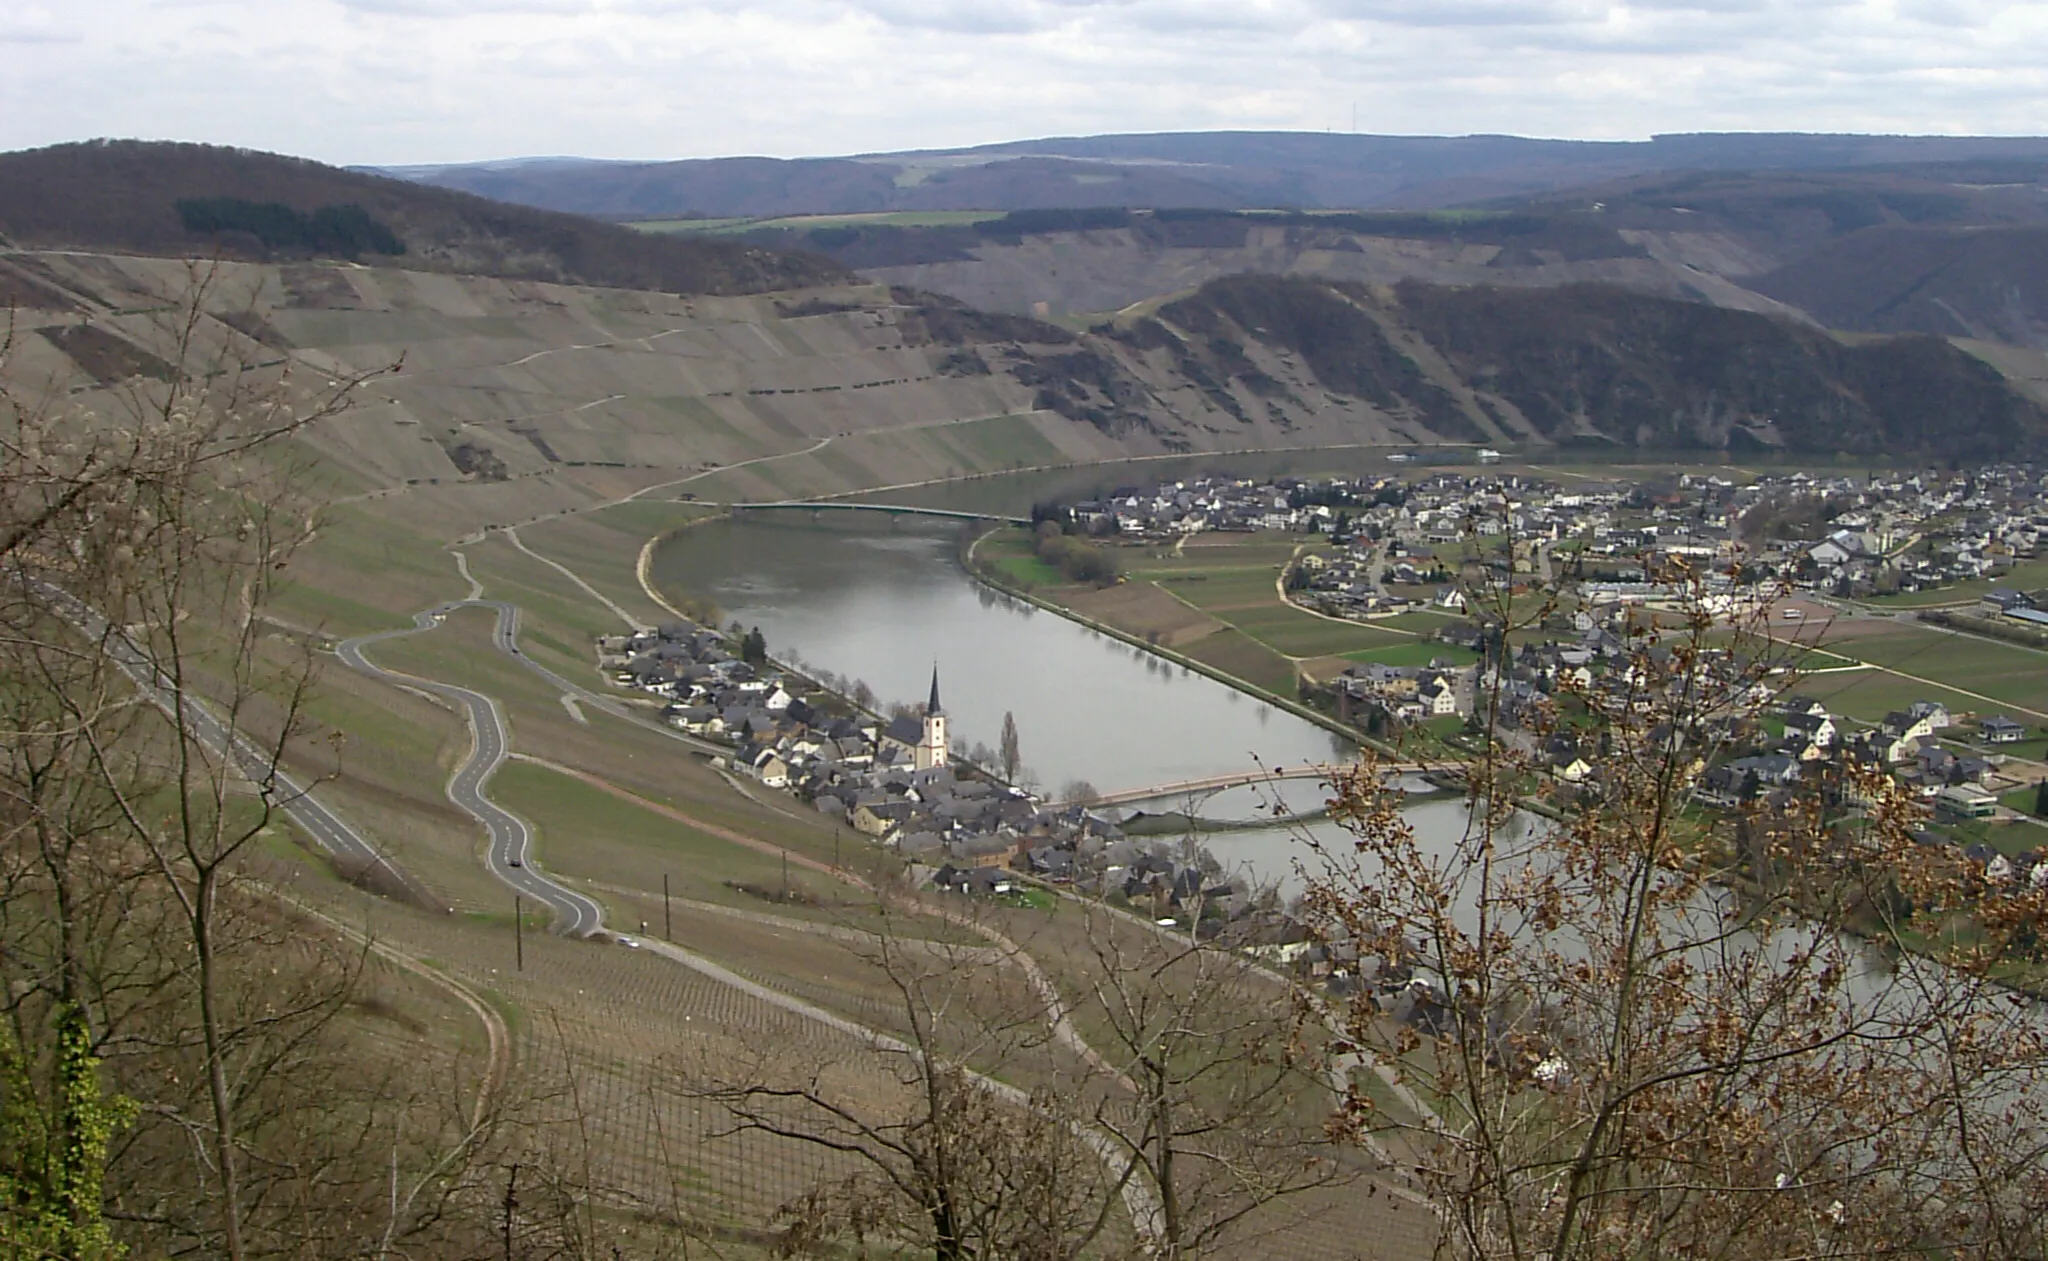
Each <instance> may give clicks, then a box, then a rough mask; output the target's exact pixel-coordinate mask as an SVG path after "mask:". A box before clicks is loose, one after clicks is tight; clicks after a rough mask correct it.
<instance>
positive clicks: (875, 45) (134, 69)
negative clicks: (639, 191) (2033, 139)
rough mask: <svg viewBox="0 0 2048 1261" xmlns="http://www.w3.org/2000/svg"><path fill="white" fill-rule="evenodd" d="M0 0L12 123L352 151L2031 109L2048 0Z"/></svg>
mask: <svg viewBox="0 0 2048 1261" xmlns="http://www.w3.org/2000/svg"><path fill="white" fill-rule="evenodd" d="M77 7H78V6H75V5H67V6H64V7H63V8H61V9H60V8H59V7H58V6H56V5H54V4H50V3H43V4H41V5H31V6H21V5H19V4H18V3H17V4H0V10H4V16H0V44H22V43H27V42H31V41H32V42H35V43H38V44H42V45H47V48H46V49H43V50H39V51H38V52H37V53H36V54H35V55H33V56H26V55H23V56H16V57H14V58H12V59H10V65H9V73H8V74H6V75H4V76H0V147H19V146H24V145H30V144H44V143H50V142H52V141H57V140H65V139H76V138H81V137H85V136H92V135H124V134H125V135H151V136H166V137H176V138H186V139H199V140H209V141H216V142H221V143H234V144H247V145H254V146H258V147H263V148H271V149H278V150H282V151H287V152H296V153H303V154H306V155H308V156H313V157H319V158H324V159H328V160H339V161H350V162H393V163H398V162H434V161H445V160H463V159H478V158H488V157H509V156H514V155H519V154H527V153H580V154H588V155H591V156H600V157H628V158H669V157H690V156H711V155H717V154H729V153H764V154H770V155H779V156H792V155H800V154H820V153H863V152H878V151H889V150H896V149H908V148H943V147H952V146H959V145H966V144H973V143H980V142H986V141H994V140H1008V139H1024V138H1030V137H1033V136H1045V135H1076V134H1089V133H1095V132H1116V131H1159V130H1181V129H1206V128H1246V129H1268V128H1271V129H1302V130H1322V129H1325V128H1338V129H1343V128H1347V127H1349V126H1350V123H1351V118H1352V111H1353V108H1354V107H1356V109H1357V111H1358V118H1359V123H1360V126H1361V128H1364V129H1367V130H1375V131H1386V132H1405V133H1452V134H1465V133H1475V132H1487V133H1503V132H1504V133H1518V134H1533V135H1551V136H1584V137H1590V138H1601V137H1639V136H1645V135H1648V134H1651V133H1653V132H1674V131H1699V130H1759V131H1777V130H1849V131H1888V132H1899V131H1976V132H2024V131H2034V130H2039V129H2040V128H2041V122H2040V120H2041V119H2043V118H2048V79H2044V77H2043V76H2042V75H2041V73H2040V71H2039V67H2040V66H2041V65H2043V64H2048V5H2043V4H2040V3H2028V2H2025V0H179V3H177V4H175V5H173V4H165V3H160V2H153V0H93V8H94V9H95V13H94V16H93V21H92V22H90V23H86V22H84V21H82V20H80V19H79V18H77V17H75V16H74V14H75V13H76V12H77Z"/></svg>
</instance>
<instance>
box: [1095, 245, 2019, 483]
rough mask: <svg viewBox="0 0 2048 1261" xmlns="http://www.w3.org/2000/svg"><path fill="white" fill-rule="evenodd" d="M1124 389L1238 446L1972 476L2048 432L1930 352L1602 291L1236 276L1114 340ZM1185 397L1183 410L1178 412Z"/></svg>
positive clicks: (1968, 361)
mask: <svg viewBox="0 0 2048 1261" xmlns="http://www.w3.org/2000/svg"><path fill="white" fill-rule="evenodd" d="M1116 337H1117V339H1118V341H1119V343H1120V344H1121V345H1122V346H1123V347H1125V348H1127V350H1128V351H1129V352H1131V353H1130V356H1129V360H1130V362H1131V363H1132V367H1133V371H1134V373H1135V374H1137V375H1139V376H1141V377H1144V378H1147V379H1148V380H1149V381H1151V382H1152V383H1153V384H1154V387H1155V388H1159V389H1168V388H1172V387H1173V386H1174V385H1177V386H1178V390H1177V392H1176V397H1177V399H1178V401H1179V402H1180V403H1181V404H1182V407H1183V409H1188V408H1190V407H1191V406H1192V407H1205V408H1206V410H1207V411H1208V412H1209V413H1210V414H1211V416H1212V417H1214V418H1216V419H1218V420H1220V419H1221V418H1222V417H1229V418H1231V419H1233V420H1236V421H1237V422H1238V423H1239V424H1242V425H1246V426H1250V427H1262V426H1265V425H1271V426H1273V427H1276V428H1279V429H1282V430H1294V429H1296V428H1300V427H1313V428H1315V429H1318V430H1321V429H1324V428H1325V426H1326V424H1327V420H1326V418H1327V417H1328V416H1329V415H1330V414H1331V413H1333V412H1334V413H1338V414H1345V413H1353V412H1365V413H1368V414H1370V415H1372V416H1375V417H1377V418H1379V419H1380V420H1381V423H1383V424H1386V425H1387V426H1389V427H1390V428H1393V429H1395V430H1396V431H1401V432H1406V433H1408V434H1409V435H1411V436H1412V437H1414V438H1415V439H1416V440H1422V436H1423V435H1424V434H1425V433H1427V434H1430V435H1434V436H1436V437H1438V438H1442V439H1447V440H1452V441H1465V442H1488V443H1507V442H1518V443H1524V444H1527V443H1565V444H1574V445H1579V444H1589V443H1590V444H1598V445H1607V444H1612V445H1616V446H1620V447H1651V448H1663V449H1670V448H1687V447H1690V448H1695V449H1707V450H1733V451H1743V450H1755V449H1759V448H1771V449H1778V450H1781V451H1785V452H1814V453H1822V452H1828V453H1833V452H1845V453H1855V454H1867V455H1886V456H1892V457H1911V456H1916V455H1917V456H1928V455H1938V456H1941V457H1944V458H1949V459H1988V458H1993V457H1995V456H2001V455H2009V454H2013V453H2016V452H2033V451H2037V450H2039V449H2041V444H2042V442H2043V440H2044V437H2048V414H2044V413H2043V412H2042V410H2041V409H2040V408H2039V407H2038V406H2036V405H2035V404H2034V403H2033V402H2031V401H2029V400H2027V399H2025V398H2023V397H2022V396H2020V395H2019V394H2017V393H2016V392H2015V391H2014V390H2013V389H2012V388H2011V387H2010V386H2009V385H2008V384H2007V383H2006V382H2005V380H2004V379H2003V378H2002V377H2000V376H1999V374H1998V373H1997V372H1996V371H1995V370H1994V369H1992V368H1991V367H1990V366H1988V365H1987V364H1985V363H1983V362H1982V361H1980V360H1978V359H1975V358H1973V357H1971V356H1969V355H1967V354H1965V353H1963V352H1962V351H1960V350H1957V349H1955V348H1954V347H1952V346H1950V345H1949V344H1948V343H1946V342H1944V341H1941V340H1940V339H1937V338H1932V337H1925V336H1912V337H1903V338H1898V339H1893V340H1889V341H1882V342H1864V343H1859V344H1856V345H1844V344H1843V343H1841V342H1840V341H1838V340H1837V339H1835V338H1833V337H1831V336H1829V335H1828V334H1826V333H1823V332H1820V331H1818V330H1815V329H1811V328H1807V327H1804V326H1801V325H1799V324H1795V323H1792V322H1789V321H1784V320H1779V319H1773V318H1770V317H1767V316H1763V315H1758V314H1754V313H1750V312H1742V311H1730V310H1724V309H1720V308H1716V307H1711V306H1707V305H1704V304H1700V303H1694V302H1683V301H1677V300H1673V299H1667V298H1657V297H1651V296H1647V295H1643V294H1640V293H1634V292H1631V291H1628V290H1624V289H1619V288H1615V287H1612V286H1599V285H1569V286H1563V287H1559V288H1554V289H1542V290H1536V289H1519V290H1517V289H1482V288H1447V287H1440V286H1430V285H1423V284H1417V283H1413V282H1408V283H1403V284H1401V285H1399V286H1396V287H1394V288H1392V289H1387V288H1368V287H1365V286H1358V285H1348V284H1332V283H1324V282H1312V281H1306V280H1300V279H1282V278H1274V277H1257V276H1243V277H1235V278H1231V279H1228V280H1223V281H1217V282H1212V283H1211V284H1208V285H1205V286H1203V287H1202V289H1201V290H1200V291H1198V292H1197V293H1195V294H1193V295H1191V296H1189V297H1186V298H1183V299H1180V300H1178V301H1175V302H1172V303H1168V304H1167V305H1165V306H1163V307H1162V308H1160V310H1159V311H1158V312H1157V314H1156V316H1151V317H1144V318H1140V319H1137V320H1135V321H1133V322H1130V323H1129V324H1128V325H1127V326H1125V327H1124V328H1122V329H1121V330H1119V331H1118V332H1117V333H1116ZM1190 387H1192V388H1193V389H1194V390H1196V391H1198V392H1199V395H1200V397H1199V399H1191V398H1190V397H1189V393H1190Z"/></svg>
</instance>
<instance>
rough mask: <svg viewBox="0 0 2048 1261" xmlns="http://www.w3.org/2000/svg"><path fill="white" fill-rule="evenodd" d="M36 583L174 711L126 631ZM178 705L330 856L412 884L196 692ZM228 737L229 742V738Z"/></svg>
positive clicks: (167, 684) (206, 741) (213, 747)
mask: <svg viewBox="0 0 2048 1261" xmlns="http://www.w3.org/2000/svg"><path fill="white" fill-rule="evenodd" d="M36 586H37V587H38V588H39V589H40V592H41V594H42V595H43V596H44V598H46V599H48V600H49V601H50V604H51V607H53V608H54V609H56V610H57V612H58V613H59V614H60V615H62V616H63V617H64V618H65V619H66V620H67V621H69V622H70V623H71V624H72V625H73V626H75V627H77V628H78V629H79V631H80V632H81V633H82V634H84V635H85V637H86V638H87V639H89V640H90V641H91V642H93V643H94V644H97V645H99V647H100V649H101V651H103V652H105V653H106V654H107V658H108V659H109V660H111V661H112V662H113V663H114V664H115V665H117V666H119V667H120V668H121V672H122V673H124V674H126V675H127V676H128V677H129V678H130V679H132V680H134V682H135V685H136V687H138V688H140V689H141V690H142V693H143V694H144V695H145V696H147V697H148V698H149V699H150V701H151V703H153V704H154V705H156V707H157V708H158V709H160V710H162V711H163V712H164V713H165V714H166V715H169V716H172V717H174V718H175V717H176V716H177V715H178V713H179V709H180V707H179V705H178V700H179V697H178V691H177V688H176V686H175V684H174V683H173V682H172V680H171V679H170V678H169V677H168V676H166V675H164V674H162V673H161V672H160V671H158V670H157V669H156V668H155V666H154V665H153V664H152V663H151V662H150V660H149V656H148V654H146V653H144V652H143V651H142V650H141V649H140V648H138V647H137V646H136V645H135V644H134V643H133V642H132V641H130V640H129V639H128V637H127V636H126V635H123V634H119V633H114V634H109V633H108V627H107V619H106V618H104V617H102V616H101V615H100V613H99V611H98V610H97V609H94V608H92V607H91V606H90V605H88V604H86V603H85V602H84V601H82V600H79V599H77V598H75V597H74V596H72V595H71V593H70V592H68V591H65V590H63V589H62V588H61V587H58V586H56V585H54V584H52V583H47V582H39V583H37V584H36ZM183 699H184V704H183V706H182V709H183V716H184V721H185V728H186V730H187V731H189V732H190V733H191V734H192V736H193V737H194V738H195V739H197V740H198V741H199V742H200V744H201V745H202V746H204V747H205V748H206V749H208V750H210V751H211V752H213V753H215V754H219V753H220V752H221V751H222V750H224V749H227V748H229V747H232V748H233V750H234V758H235V762H236V765H237V767H238V769H240V770H241V772H242V773H243V774H244V775H246V776H248V777H249V779H250V780H252V781H253V782H255V783H256V785H257V786H258V788H259V789H261V790H262V792H263V794H264V797H265V798H266V799H267V800H268V801H269V802H270V803H271V804H272V805H274V806H275V807H276V808H277V809H279V810H280V811H282V812H283V813H284V816H285V817H286V818H287V819H289V820H291V821H292V822H293V823H296V824H298V825H299V827H300V828H302V829H303V830H304V831H305V832H306V834H307V835H309V836H311V837H312V838H313V841H314V843H315V844H317V845H319V846H320V847H321V848H322V849H324V850H326V851H327V852H328V853H329V854H332V855H333V856H335V857H336V858H339V859H343V860H345V861H347V862H349V863H351V864H353V865H357V866H359V867H361V868H362V869H364V870H368V869H370V868H374V867H382V868H384V870H385V871H387V872H389V873H390V874H391V875H392V876H393V877H394V878H396V879H398V880H401V881H404V882H405V883H407V884H412V885H413V887H415V888H417V887H418V886H417V884H415V883H414V882H413V881H412V880H411V879H410V878H409V877H407V876H406V875H405V873H404V872H402V871H400V870H399V869H398V868H397V867H395V866H393V865H392V863H391V860H390V859H388V858H386V857H384V855H382V854H380V853H378V852H377V848H376V846H374V845H372V844H370V842H369V841H368V839H366V838H365V837H364V836H363V834H362V833H361V832H358V831H357V830H356V829H355V828H354V827H353V826H352V825H351V824H349V823H348V822H346V821H345V820H343V819H342V817H341V816H340V815H338V814H336V813H334V811H332V810H330V809H328V808H327V807H326V806H324V805H322V804H321V803H320V801H319V800H318V799H317V798H315V797H314V796H313V795H312V793H311V791H309V790H308V789H307V788H306V786H305V785H304V784H301V783H299V782H298V781H297V780H295V779H293V778H292V777H291V776H290V775H287V774H285V772H284V771H283V770H282V769H281V768H279V767H277V766H276V765H274V764H273V762H272V761H271V759H270V757H269V756H268V754H266V753H265V752H264V751H263V750H261V749H258V748H257V747H256V745H255V744H254V743H253V742H252V741H250V739H249V738H248V737H247V736H244V735H242V734H241V733H240V732H231V731H230V730H229V728H228V724H226V723H225V722H223V721H221V719H220V718H219V716H218V715H216V714H215V713H214V712H213V710H212V709H211V708H209V707H208V706H207V705H205V704H204V703H203V702H201V701H200V700H199V699H198V698H196V697H194V696H191V695H190V694H187V695H186V696H185V697H184V698H183ZM231 740H232V746H230V741H231Z"/></svg>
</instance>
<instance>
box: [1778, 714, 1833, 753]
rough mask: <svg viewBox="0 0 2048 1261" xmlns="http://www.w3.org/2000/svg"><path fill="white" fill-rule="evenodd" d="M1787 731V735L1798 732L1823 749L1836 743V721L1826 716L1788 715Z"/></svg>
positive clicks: (1786, 720) (1786, 719) (1786, 718)
mask: <svg viewBox="0 0 2048 1261" xmlns="http://www.w3.org/2000/svg"><path fill="white" fill-rule="evenodd" d="M1785 731H1786V733H1787V734H1790V733H1793V732H1797V733H1798V734H1799V735H1801V736H1804V737H1805V738H1806V740H1807V741H1808V742H1809V743H1811V744H1814V745H1817V746H1819V747H1820V748H1823V749H1825V748H1828V747H1830V746H1832V745H1833V744H1834V742H1835V720H1834V719H1832V718H1830V717H1828V716H1827V715H1826V714H1787V715H1786V716H1785Z"/></svg>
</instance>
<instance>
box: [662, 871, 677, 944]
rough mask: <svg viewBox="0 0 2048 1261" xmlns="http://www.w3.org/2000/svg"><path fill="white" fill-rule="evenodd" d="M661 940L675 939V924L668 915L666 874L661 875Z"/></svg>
mask: <svg viewBox="0 0 2048 1261" xmlns="http://www.w3.org/2000/svg"><path fill="white" fill-rule="evenodd" d="M661 939H662V940H663V941H674V940H675V939H676V922H675V920H674V919H673V918H672V917H670V915H669V913H668V873H667V872H665V871H664V872H662V873H661Z"/></svg>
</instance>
